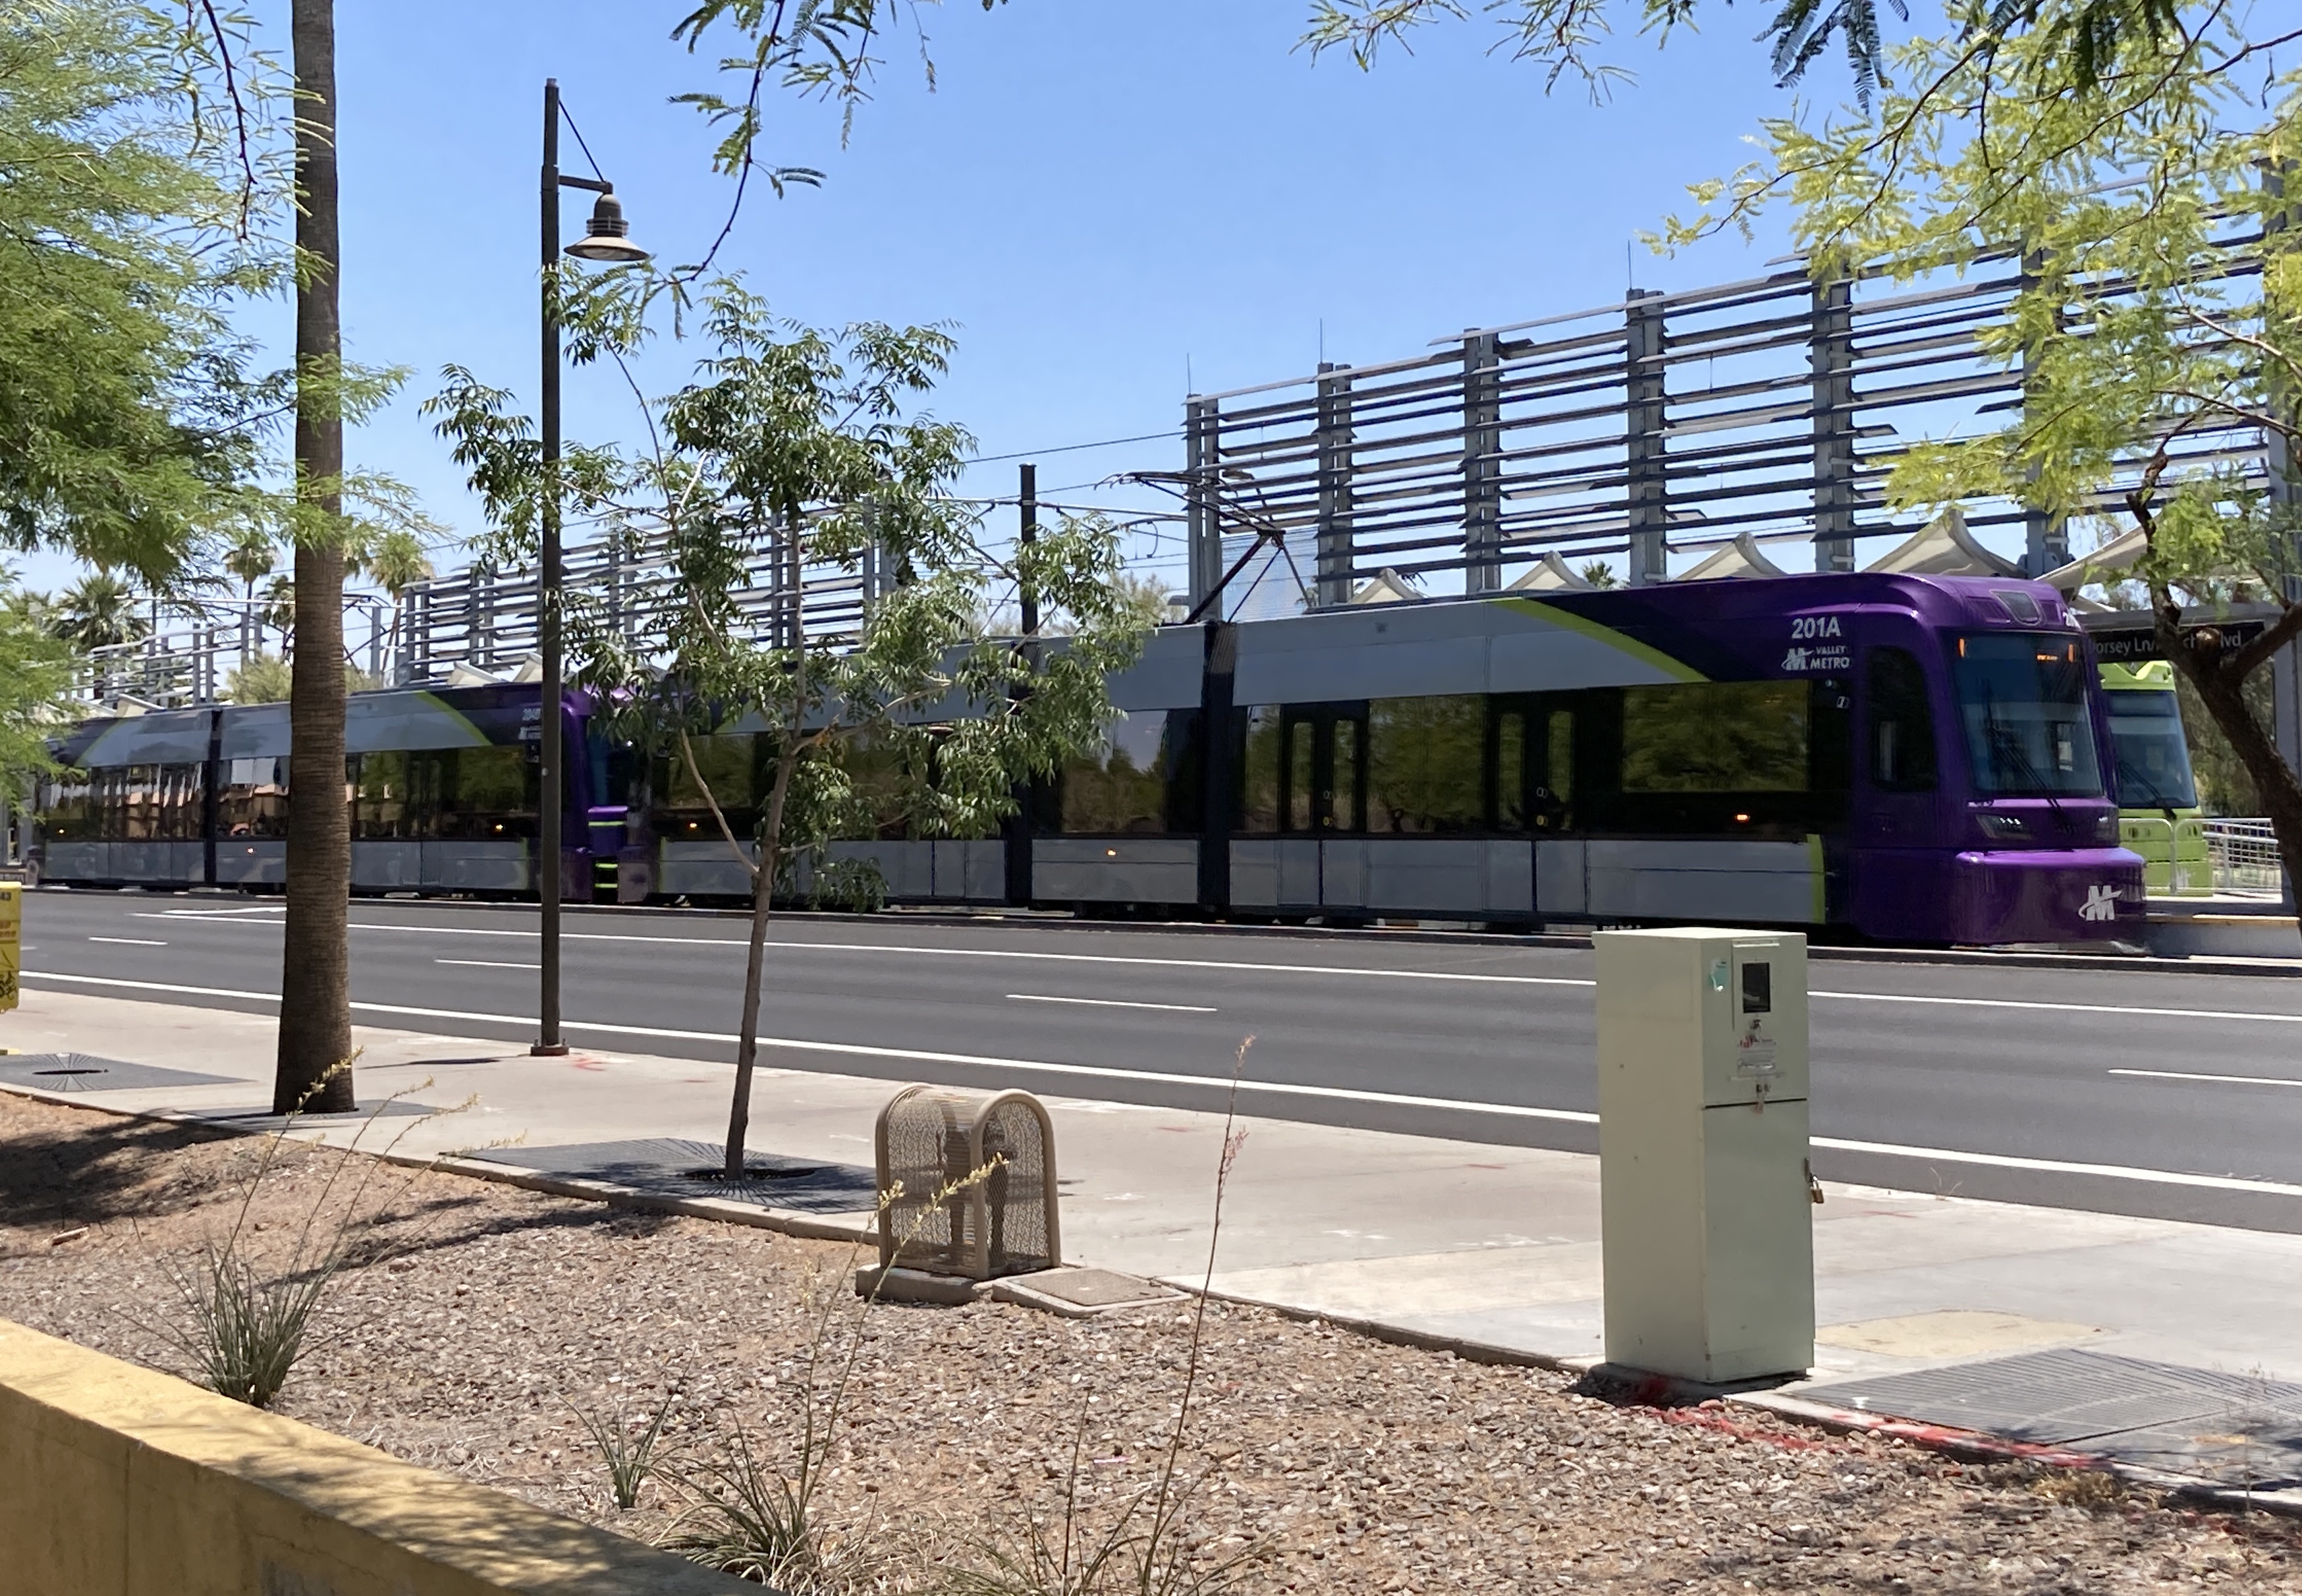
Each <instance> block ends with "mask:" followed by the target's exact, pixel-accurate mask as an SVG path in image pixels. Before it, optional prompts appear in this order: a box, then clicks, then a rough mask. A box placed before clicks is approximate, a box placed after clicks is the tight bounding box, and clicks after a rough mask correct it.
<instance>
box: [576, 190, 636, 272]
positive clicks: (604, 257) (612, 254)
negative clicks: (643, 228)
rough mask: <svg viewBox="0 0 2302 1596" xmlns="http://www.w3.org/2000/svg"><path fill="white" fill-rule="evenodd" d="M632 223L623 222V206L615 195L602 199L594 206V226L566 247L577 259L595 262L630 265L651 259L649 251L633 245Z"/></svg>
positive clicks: (606, 195)
mask: <svg viewBox="0 0 2302 1596" xmlns="http://www.w3.org/2000/svg"><path fill="white" fill-rule="evenodd" d="M631 231H632V230H631V224H630V223H627V222H626V221H625V220H624V207H623V206H621V205H619V204H618V203H617V201H616V197H615V195H614V194H612V193H609V194H602V195H601V196H600V198H599V202H598V203H597V204H595V205H593V206H592V225H591V227H590V229H589V230H588V231H586V232H585V233H584V236H583V237H582V238H580V239H576V241H575V242H574V243H572V244H570V245H568V246H567V253H568V254H570V255H572V256H575V257H576V259H577V260H595V261H601V262H604V263H605V264H607V265H617V266H627V265H634V264H635V263H636V262H639V261H643V260H645V259H647V258H648V252H647V251H646V250H644V249H643V248H640V247H639V246H638V245H637V244H634V243H633V242H632V240H631V239H630V237H629V235H630V232H631Z"/></svg>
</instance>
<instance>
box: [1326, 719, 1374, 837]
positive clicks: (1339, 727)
mask: <svg viewBox="0 0 2302 1596" xmlns="http://www.w3.org/2000/svg"><path fill="white" fill-rule="evenodd" d="M1363 730H1365V727H1363V726H1360V721H1356V718H1351V717H1335V735H1333V737H1335V746H1333V758H1331V760H1328V767H1326V781H1323V783H1319V785H1322V806H1319V827H1322V829H1326V831H1365V829H1367V825H1365V815H1363V813H1360V811H1363V809H1365V783H1360V778H1358V774H1360V765H1363V762H1365V760H1360V751H1363V743H1365V737H1363Z"/></svg>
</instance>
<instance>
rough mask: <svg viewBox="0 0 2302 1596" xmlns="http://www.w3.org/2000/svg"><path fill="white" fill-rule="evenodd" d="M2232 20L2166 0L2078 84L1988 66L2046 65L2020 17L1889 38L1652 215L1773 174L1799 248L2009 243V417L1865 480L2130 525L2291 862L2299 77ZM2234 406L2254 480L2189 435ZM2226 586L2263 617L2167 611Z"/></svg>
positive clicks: (1957, 263) (2004, 339)
mask: <svg viewBox="0 0 2302 1596" xmlns="http://www.w3.org/2000/svg"><path fill="white" fill-rule="evenodd" d="M2243 21H2244V19H2243V18H2242V17H2233V16H2232V15H2231V13H2228V12H2227V11H2225V10H2224V9H2223V8H2220V7H2204V6H2201V7H2189V8H2185V9H2184V10H2183V11H2182V12H2181V13H2180V14H2179V15H2177V16H2176V17H2175V18H2174V19H2173V25H2172V28H2171V29H2170V30H2168V31H2166V32H2165V33H2164V34H2163V37H2161V38H2155V39H2154V38H2151V37H2149V36H2148V35H2147V33H2135V34H2131V35H2122V36H2121V37H2120V38H2119V39H2118V40H2117V41H2115V44H2114V47H2112V46H2106V47H2107V48H2108V52H2109V53H2108V54H2106V55H2105V56H2104V58H2103V60H2102V62H2101V63H2100V67H2099V72H2098V76H2099V87H2098V88H2097V89H2096V92H2095V93H2094V94H2093V95H2091V96H2088V97H2077V96H2071V95H2041V94H2022V93H2017V92H2012V91H2011V90H2010V89H2009V88H2008V86H2009V85H2016V84H2021V83H2024V82H2035V81H2037V80H2039V79H2040V78H2041V77H2042V75H2044V74H2046V73H2047V72H2049V71H2051V70H2053V68H2054V64H2055V63H2054V58H2053V54H2052V53H2053V51H2054V48H2055V47H2056V46H2055V42H2054V40H2055V36H2054V35H2053V34H2051V33H2049V32H2047V31H2046V30H2044V29H2038V30H2033V31H2031V32H2029V33H2024V34H2021V35H2018V36H2015V37H2012V38H2008V39H2006V40H2005V41H2004V42H2003V43H2002V44H2000V45H1999V46H1997V47H1996V49H1995V51H1994V52H1993V53H1992V54H1991V55H1989V56H1988V57H1987V58H1985V57H1984V56H1981V55H1978V54H1977V53H1976V52H1975V51H1974V50H1973V49H1972V48H1971V47H1970V45H1969V44H1968V43H1967V42H1966V41H1964V40H1962V39H1961V38H1944V39H1937V40H1928V39H1919V40H1914V41H1912V42H1911V43H1910V44H1909V45H1907V46H1903V48H1902V49H1900V50H1899V51H1897V52H1896V53H1895V57H1894V63H1893V64H1894V71H1893V73H1892V77H1893V79H1894V80H1895V81H1896V82H1898V83H1902V84H1906V85H1910V86H1911V87H1909V88H1897V89H1894V90H1892V91H1890V92H1888V93H1886V94H1884V95H1882V96H1881V97H1880V98H1879V101H1878V104H1877V105H1876V106H1875V107H1874V108H1872V109H1871V110H1869V111H1867V112H1863V111H1856V110H1851V109H1850V110H1844V111H1841V112H1840V113H1836V114H1833V115H1829V116H1827V117H1823V118H1820V119H1818V120H1815V121H1813V122H1809V121H1807V120H1803V119H1799V118H1788V119H1784V120H1781V121H1777V122H1769V123H1768V124H1766V128H1765V144H1766V147H1767V156H1768V158H1767V159H1766V160H1765V161H1764V162H1762V163H1761V164H1760V166H1758V167H1757V168H1754V169H1753V170H1752V171H1751V172H1746V173H1744V174H1742V175H1741V176H1740V177H1739V178H1737V179H1736V180H1735V181H1733V182H1731V183H1726V184H1718V183H1714V184H1708V185H1704V186H1703V187H1702V188H1701V189H1698V190H1697V194H1698V197H1700V198H1701V199H1703V200H1705V201H1706V202H1707V204H1706V209H1705V211H1704V212H1703V213H1702V214H1699V215H1697V216H1695V217H1693V218H1692V219H1691V220H1686V221H1681V222H1677V223H1674V224H1673V228H1672V236H1673V237H1674V238H1676V239H1688V238H1693V237H1697V236H1700V235H1701V233H1702V232H1704V231H1707V230H1709V229H1710V228H1711V227H1714V226H1716V225H1718V223H1720V222H1722V221H1725V220H1740V219H1742V218H1743V217H1746V216H1748V215H1749V214H1751V213H1752V210H1753V209H1755V208H1756V207H1757V206H1761V205H1763V204H1765V203H1767V202H1768V201H1769V200H1770V199H1771V198H1773V197H1777V196H1787V197H1788V198H1789V200H1790V201H1791V203H1792V204H1793V205H1794V207H1795V223H1796V231H1797V234H1798V237H1799V241H1800V242H1801V243H1802V244H1803V245H1804V246H1806V247H1807V248H1808V249H1809V250H1810V251H1811V256H1812V259H1813V261H1814V264H1815V269H1816V270H1817V271H1818V272H1819V273H1847V272H1853V271H1857V270H1862V271H1874V272H1882V273H1886V274H1888V275H1890V276H1892V277H1895V278H1897V279H1911V278H1916V277H1919V276H1921V275H1926V274H1930V273H1955V272H1959V271H1962V270H1964V269H1966V268H1967V267H1969V266H1970V265H1974V264H1976V263H1978V262H1980V261H1983V260H1985V259H1988V258H1992V257H1995V258H2000V259H2003V258H2004V257H2005V256H2008V255H2009V254H2019V255H2020V256H2021V258H2022V259H2023V261H2024V265H2025V271H2024V279H2023V284H2022V286H2021V290H2020V291H2019V292H2017V293H2016V295H2015V296H2014V298H2013V300H2012V305H2011V307H2010V309H2009V313H2008V315H2007V316H2006V317H2005V318H2004V320H2003V321H2002V322H1999V323H1994V324H1993V325H1992V326H1990V327H1989V328H1987V330H1986V331H1984V332H1982V333H1981V334H1979V349H1980V352H1981V353H1983V354H1984V355H1986V356H1987V357H1990V358H1992V359H1995V360H1996V361H1998V362H2000V363H2002V364H2004V365H2009V366H2012V365H2018V364H2019V365H2020V367H2021V371H2022V373H2023V379H2024V386H2025V390H2026V395H2025V402H2024V406H2023V409H2022V411H2021V416H2020V417H2019V419H2017V420H2015V421H2013V422H2012V423H2011V424H2008V425H2007V426H2005V427H2004V429H2002V430H2000V431H1998V432H1995V433H1990V434H1988V435H1986V436H1983V437H1980V438H1978V439H1972V440H1969V441H1958V442H1947V443H1921V444H1919V445H1917V446H1914V447H1912V448H1911V449H1908V451H1907V452H1906V453H1905V454H1904V455H1903V457H1902V458H1901V459H1900V460H1899V462H1898V463H1897V465H1896V466H1895V470H1894V473H1893V475H1892V476H1891V478H1890V479H1889V482H1888V484H1887V491H1888V495H1889V498H1890V499H1891V500H1893V501H1894V502H1895V503H1896V504H1897V505H1899V506H1904V507H1924V506H1932V505H1937V504H1942V503H1946V502H1949V501H1951V500H1957V499H1964V498H1975V497H1999V498H2004V499H2009V500H2017V501H2020V502H2021V503H2023V504H2026V505H2029V506H2031V507H2034V508H2037V509H2039V510H2042V511H2045V512H2046V513H2047V514H2048V515H2050V516H2055V517H2073V518H2081V519H2083V518H2093V519H2095V520H2096V521H2098V522H2100V523H2103V524H2104V525H2106V527H2107V529H2108V530H2109V531H2110V532H2111V533H2120V532H2123V531H2127V530H2131V529H2138V530H2139V532H2140V533H2141V534H2142V538H2143V546H2144V553H2143V555H2142V557H2141V559H2140V560H2139V562H2138V564H2137V565H2136V566H2135V567H2134V568H2133V572H2132V575H2133V576H2134V577H2135V578H2137V579H2138V580H2139V582H2140V583H2141V584H2142V585H2143V587H2144V589H2145V590H2146V591H2147V594H2148V600H2149V608H2150V609H2151V612H2152V615H2153V617H2154V620H2155V630H2156V633H2157V637H2158V642H2159V644H2160V646H2161V648H2162V649H2163V651H2165V653H2166V656H2167V657H2168V658H2169V659H2171V660H2172V662H2173V664H2174V666H2175V668H2176V671H2177V672H2178V674H2179V676H2180V678H2181V680H2182V682H2183V683H2184V684H2185V685H2187V686H2188V687H2189V690H2190V692H2191V693H2192V694H2194V695H2195V699H2194V701H2195V702H2197V704H2199V705H2201V706H2202V707H2203V708H2204V710H2205V712H2206V714H2207V715H2208V716H2210V717H2211V718H2212V720H2213V722H2214V726H2215V727H2216V728H2217V729H2218V730H2219V731H2220V732H2221V733H2222V738H2223V739H2224V741H2225V742H2226V743H2228V745H2229V748H2230V751H2231V756H2232V757H2233V758H2234V759H2235V760H2236V761H2237V762H2238V764H2239V766H2240V767H2241V768H2242V769H2244V772H2245V774H2246V777H2247V780H2248V782H2249V783H2250V784H2251V785H2252V787H2253V789H2254V793H2255V795H2256V799H2257V801H2258V802H2260V803H2261V805H2262V808H2263V811H2264V813H2266V814H2267V815H2268V816H2269V818H2270V819H2271V820H2272V822H2273V826H2274V827H2275V828H2276V832H2277V836H2278V839H2279V847H2280V851H2281V854H2282V855H2283V857H2284V861H2285V863H2286V868H2287V869H2288V871H2289V874H2290V875H2291V876H2292V877H2293V878H2296V879H2302V780H2298V778H2297V775H2296V772H2295V770H2294V769H2293V767H2292V766H2291V765H2290V764H2289V762H2288V761H2287V760H2285V759H2284V758H2282V757H2281V754H2280V752H2279V749H2278V746H2277V743H2276V740H2275V738H2274V736H2273V734H2272V729H2271V727H2270V725H2269V721H2268V717H2267V715H2266V713H2265V712H2264V703H2263V701H2262V697H2261V695H2260V693H2259V691H2258V689H2257V688H2256V685H2255V684H2256V682H2257V681H2258V679H2259V677H2260V676H2261V674H2262V673H2263V671H2264V667H2265V666H2266V665H2267V664H2268V663H2269V661H2270V659H2271V658H2272V657H2273V655H2274V654H2276V653H2277V652H2278V651H2280V650H2281V649H2283V648H2285V647H2287V646H2289V645H2290V644H2292V643H2295V642H2296V641H2297V640H2298V639H2302V603H2298V600H2302V584H2298V578H2302V561H2298V559H2297V540H2298V536H2302V514H2298V510H2297V506H2296V500H2297V496H2298V494H2302V477H2298V476H2297V475H2296V471H2295V466H2294V465H2293V462H2294V461H2295V460H2296V459H2297V458H2302V430H2298V425H2297V399H2298V396H2302V319H2298V310H2302V250H2298V248H2297V246H2298V244H2302V227H2298V225H2297V223H2298V222H2302V216H2298V215H2297V214H2296V213H2295V211H2294V209H2293V206H2294V203H2295V202H2294V200H2293V199H2291V198H2289V197H2288V194H2287V191H2286V190H2287V183H2286V181H2284V180H2285V178H2286V175H2287V174H2288V173H2290V172H2293V171H2295V170H2296V164H2297V162H2298V161H2302V77H2298V76H2297V75H2296V74H2294V73H2292V72H2290V71H2289V72H2288V73H2287V74H2285V75H2283V76H2277V75H2273V74H2272V73H2270V72H2269V71H2268V70H2267V68H2266V64H2265V61H2264V52H2262V51H2261V50H2260V49H2259V48H2258V45H2259V40H2258V39H2257V38H2253V37H2250V36H2249V35H2248V34H2247V32H2246V31H2245V30H2244V27H2243ZM1929 102H1931V104H1932V105H1933V106H1934V107H1935V108H1934V109H1931V110H1930V109H1929ZM1944 106H1966V107H1971V108H1977V109H1978V115H1977V116H1976V117H1975V118H1973V119H1965V118H1959V117H1953V116H1950V115H1946V114H1943V113H1942V112H1941V109H1940V108H1941V107H1944ZM1982 113H1987V122H1985V121H1984V120H1983V117H1982ZM2251 240H2259V241H2258V242H2256V241H2251ZM2249 263H2255V264H2258V265H2259V271H2258V273H2256V271H2255V270H2254V269H2253V265H2250V264H2249ZM2233 429H2250V430H2258V431H2259V432H2260V433H2262V434H2263V435H2264V436H2266V437H2267V438H2269V439H2270V440H2271V441H2272V444H2273V447H2272V449H2271V450H2270V457H2271V472H2272V480H2271V482H2270V483H2269V485H2268V488H2267V490H2265V489H2264V486H2263V485H2262V483H2260V482H2259V481H2258V480H2250V479H2248V478H2247V477H2246V476H2245V475H2242V474H2241V473H2240V472H2239V470H2238V469H2237V468H2236V467H2234V466H2231V465H2229V464H2227V463H2225V462H2226V460H2227V456H2226V455H2225V454H2224V453H2222V452H2221V451H2219V450H2218V449H2215V448H2214V447H2213V445H2214V442H2215V441H2216V439H2217V438H2218V437H2224V436H2227V434H2229V433H2231V431H2232V430H2233ZM2238 601H2255V602H2258V603H2263V604H2266V605H2269V606H2271V607H2272V611H2273V618H2272V620H2271V621H2270V622H2269V624H2268V625H2267V626H2265V627H2264V629H2263V630H2262V631H2261V632H2260V633H2259V634H2258V635H2256V636H2254V637H2253V638H2252V639H2251V640H2250V641H2245V642H2243V643H2242V644H2239V645H2238V646H2231V644H2232V643H2233V642H2234V639H2233V638H2231V637H2226V636H2224V635H2223V634H2222V632H2221V631H2220V630H2219V629H2218V628H2215V627H2213V626H2209V627H2207V628H2205V630H2204V631H2201V632H2193V633H2188V634H2186V633H2185V632H2184V631H2183V630H2182V628H2181V626H2180V621H2181V617H2182V613H2183V610H2184V609H2185V607H2186V603H2187V604H2189V605H2198V604H2204V605H2206V606H2209V607H2213V606H2218V605H2224V604H2229V603H2233V602H2238Z"/></svg>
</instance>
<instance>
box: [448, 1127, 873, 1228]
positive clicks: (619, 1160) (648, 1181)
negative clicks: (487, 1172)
mask: <svg viewBox="0 0 2302 1596" xmlns="http://www.w3.org/2000/svg"><path fill="white" fill-rule="evenodd" d="M471 1156H472V1157H475V1158H482V1159H485V1160H486V1161H487V1162H489V1163H507V1164H510V1165H511V1166H512V1167H514V1168H515V1169H527V1170H533V1171H535V1172H537V1173H539V1174H546V1175H566V1176H570V1177H572V1178H575V1179H577V1180H607V1181H610V1182H612V1183H614V1184H615V1185H618V1186H629V1187H632V1188H634V1189H636V1190H640V1191H649V1192H658V1193H661V1194H663V1195H665V1196H668V1197H727V1198H729V1199H730V1200H732V1201H735V1202H739V1203H756V1204H757V1205H760V1207H762V1208H789V1209H793V1210H794V1211H796V1212H799V1213H802V1214H855V1213H861V1212H864V1211H867V1210H870V1209H872V1208H875V1207H877V1206H878V1200H879V1187H878V1177H877V1176H875V1175H874V1174H873V1173H872V1172H871V1171H870V1170H868V1169H865V1168H862V1167H861V1166H860V1165H857V1164H852V1163H828V1162H824V1161H820V1160H813V1159H803V1158H781V1157H777V1156H774V1155H768V1154H760V1153H754V1154H752V1155H751V1156H750V1157H748V1158H746V1159H745V1160H744V1180H743V1181H741V1182H740V1183H735V1184H731V1183H730V1182H729V1181H728V1180H727V1179H726V1177H725V1176H723V1175H722V1174H721V1173H720V1172H719V1171H720V1166H721V1164H722V1163H724V1162H725V1160H726V1156H727V1155H726V1150H725V1149H724V1148H722V1147H718V1146H715V1145H714V1144H712V1143H710V1142H702V1141H686V1140H683V1139H681V1138H676V1137H660V1138H654V1139H651V1140H646V1141H595V1142H578V1143H575V1144H572V1145H570V1146H567V1147H489V1148H487V1149H485V1150H484V1151H481V1152H475V1153H473V1154H472V1155H471Z"/></svg>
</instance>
